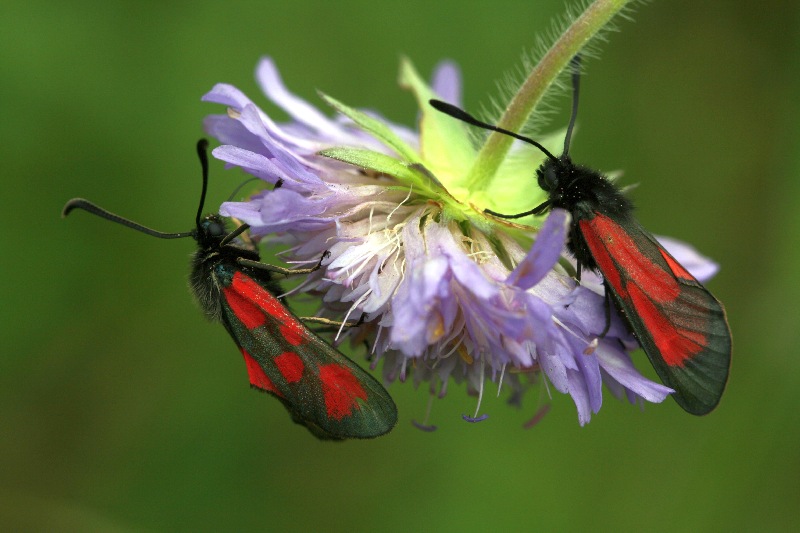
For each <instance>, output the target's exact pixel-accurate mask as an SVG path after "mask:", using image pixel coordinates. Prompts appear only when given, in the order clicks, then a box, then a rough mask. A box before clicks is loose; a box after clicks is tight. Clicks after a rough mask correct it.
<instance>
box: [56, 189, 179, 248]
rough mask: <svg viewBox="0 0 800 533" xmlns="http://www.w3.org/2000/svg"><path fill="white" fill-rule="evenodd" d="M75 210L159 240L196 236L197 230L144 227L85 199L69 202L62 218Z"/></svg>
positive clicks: (75, 199)
mask: <svg viewBox="0 0 800 533" xmlns="http://www.w3.org/2000/svg"><path fill="white" fill-rule="evenodd" d="M73 209H82V210H84V211H88V212H89V213H91V214H93V215H97V216H98V217H100V218H105V219H106V220H110V221H111V222H116V223H117V224H122V225H123V226H126V227H128V228H131V229H135V230H136V231H141V232H142V233H146V234H147V235H151V236H153V237H158V238H159V239H180V238H182V237H194V235H195V230H192V231H183V232H180V233H164V232H162V231H157V230H154V229H151V228H148V227H147V226H142V225H141V224H139V223H138V222H134V221H132V220H128V219H127V218H123V217H121V216H119V215H117V214H115V213H112V212H111V211H106V210H105V209H103V208H102V207H100V206H98V205H97V204H93V203H92V202H90V201H89V200H85V199H83V198H73V199H72V200H70V201H69V202H67V204H66V205H65V206H64V209H63V210H62V211H61V216H62V217H66V216H67V215H69V214H70V212H71V211H72V210H73Z"/></svg>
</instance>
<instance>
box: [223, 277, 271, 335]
mask: <svg viewBox="0 0 800 533" xmlns="http://www.w3.org/2000/svg"><path fill="white" fill-rule="evenodd" d="M222 291H223V293H224V294H225V299H226V300H227V301H228V305H229V306H230V307H231V309H232V310H233V314H235V315H236V318H238V319H239V320H240V321H241V322H242V324H244V327H246V328H247V329H254V328H257V327H259V326H263V325H264V323H266V321H267V315H265V314H264V311H263V310H262V309H261V308H260V307H258V306H257V305H256V304H255V303H253V302H252V301H251V300H248V299H247V298H245V297H243V296H242V295H241V294H240V293H239V292H237V291H236V289H235V288H233V286H230V287H225V288H224V289H223V290H222Z"/></svg>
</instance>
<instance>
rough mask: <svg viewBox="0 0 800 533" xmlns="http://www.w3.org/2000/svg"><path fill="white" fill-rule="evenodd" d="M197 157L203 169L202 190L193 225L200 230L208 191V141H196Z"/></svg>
mask: <svg viewBox="0 0 800 533" xmlns="http://www.w3.org/2000/svg"><path fill="white" fill-rule="evenodd" d="M197 157H198V158H199V159H200V167H201V168H202V169H203V189H202V191H201V192H200V205H199V206H198V208H197V216H196V217H195V219H194V220H195V224H196V226H197V228H198V229H199V228H200V219H201V218H202V217H203V205H204V204H205V203H206V191H208V141H207V140H205V139H200V140H199V141H197Z"/></svg>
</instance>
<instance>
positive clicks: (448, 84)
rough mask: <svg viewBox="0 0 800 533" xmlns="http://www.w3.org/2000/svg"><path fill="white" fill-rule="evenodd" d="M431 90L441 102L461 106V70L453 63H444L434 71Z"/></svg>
mask: <svg viewBox="0 0 800 533" xmlns="http://www.w3.org/2000/svg"><path fill="white" fill-rule="evenodd" d="M431 89H433V92H435V93H436V95H437V96H438V97H439V99H440V100H444V101H445V102H450V103H451V104H453V105H456V106H459V107H460V106H461V70H460V69H459V68H458V65H456V64H455V63H454V62H453V61H442V62H440V63H439V64H438V65H436V67H435V68H434V69H433V80H432V82H431Z"/></svg>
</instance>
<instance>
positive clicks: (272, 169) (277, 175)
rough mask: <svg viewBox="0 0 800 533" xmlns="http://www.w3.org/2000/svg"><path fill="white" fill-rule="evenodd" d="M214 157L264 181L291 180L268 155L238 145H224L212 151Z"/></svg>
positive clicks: (273, 182)
mask: <svg viewBox="0 0 800 533" xmlns="http://www.w3.org/2000/svg"><path fill="white" fill-rule="evenodd" d="M211 153H212V154H213V155H214V157H216V158H217V159H219V160H221V161H225V162H226V163H228V164H230V165H236V166H237V167H241V168H242V170H244V171H245V172H247V173H249V174H252V175H253V176H256V177H258V178H261V179H262V180H264V181H267V182H269V183H272V184H275V183H276V182H277V181H278V180H284V181H285V180H289V179H291V178H290V177H289V175H288V174H287V173H286V172H284V171H283V169H281V168H280V167H278V166H277V165H276V164H275V163H273V161H272V160H270V159H269V158H268V157H266V156H263V155H261V154H257V153H254V152H250V151H248V150H243V149H241V148H239V147H238V146H231V145H222V146H218V147H216V148H214V150H212V152H211Z"/></svg>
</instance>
